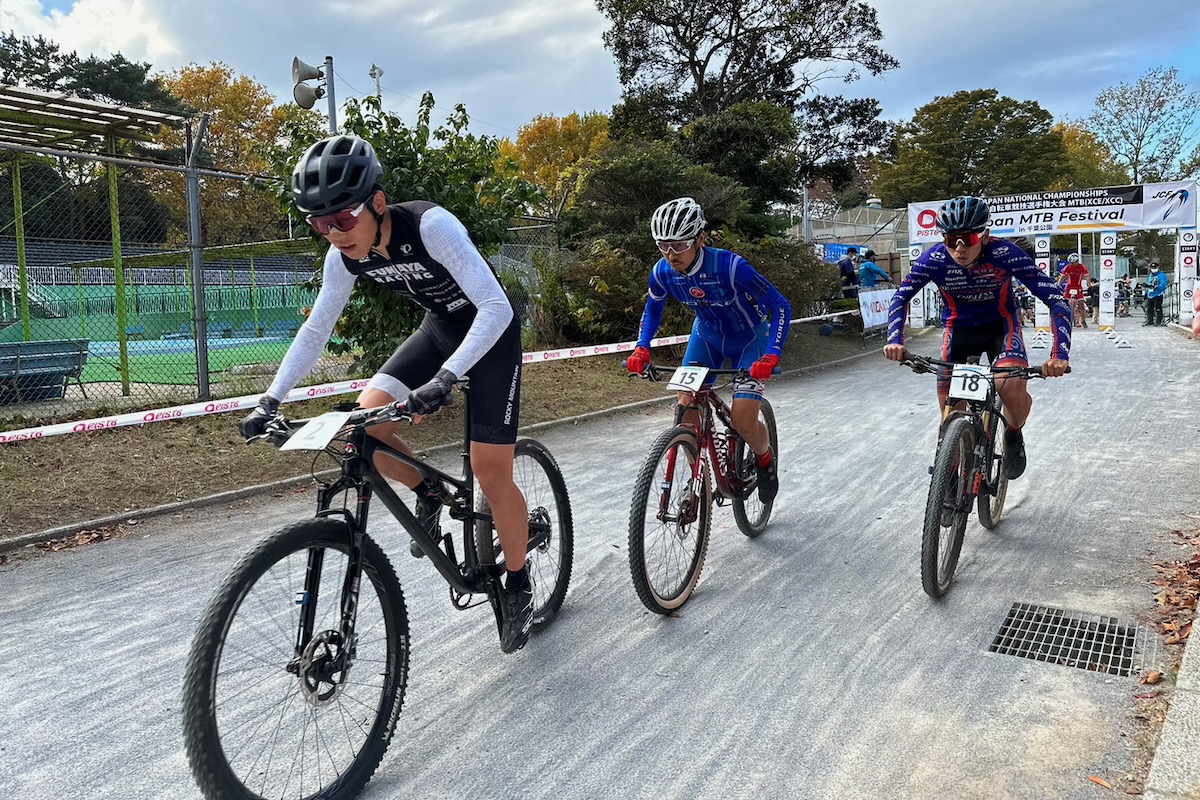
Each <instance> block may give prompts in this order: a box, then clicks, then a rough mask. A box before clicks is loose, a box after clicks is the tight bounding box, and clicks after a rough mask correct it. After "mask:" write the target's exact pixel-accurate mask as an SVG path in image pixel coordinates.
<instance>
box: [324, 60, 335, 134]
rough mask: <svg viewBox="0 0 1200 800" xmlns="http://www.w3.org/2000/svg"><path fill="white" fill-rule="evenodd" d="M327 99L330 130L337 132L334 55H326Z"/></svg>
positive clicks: (333, 132)
mask: <svg viewBox="0 0 1200 800" xmlns="http://www.w3.org/2000/svg"><path fill="white" fill-rule="evenodd" d="M325 99H326V100H327V101H328V102H329V132H330V133H331V134H336V133H337V132H338V128H337V103H336V102H334V99H333V56H325Z"/></svg>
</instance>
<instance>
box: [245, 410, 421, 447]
mask: <svg viewBox="0 0 1200 800" xmlns="http://www.w3.org/2000/svg"><path fill="white" fill-rule="evenodd" d="M314 419H316V417H309V418H307V419H295V420H290V419H288V418H287V417H285V416H284V415H283V414H280V413H278V412H276V413H275V416H273V417H271V419H269V420H268V421H267V430H266V432H265V433H262V434H260V435H258V436H251V437H250V438H249V439H247V440H246V444H253V443H254V442H258V441H262V440H263V439H265V440H267V441H268V442H270V443H271V444H273V445H275V446H276V447H279V446H280V445H282V444H283V443H284V442H286V441H287V440H288V439H290V438H291V436H292V434H294V433H295V432H296V431H298V430H299V429H300V428H303V427H304V426H305V425H307V424H308V423H310V422H312V421H313V420H314ZM412 419H413V417H412V414H409V413H408V412H407V411H405V410H404V403H403V402H401V401H399V400H396V401H394V402H391V403H388V404H387V405H385V406H376V407H375V408H358V409H354V410H353V411H351V412H350V418H349V419H347V420H346V423H345V425H343V426H342V427H343V429H345V428H365V427H369V426H371V425H382V424H383V423H385V422H412Z"/></svg>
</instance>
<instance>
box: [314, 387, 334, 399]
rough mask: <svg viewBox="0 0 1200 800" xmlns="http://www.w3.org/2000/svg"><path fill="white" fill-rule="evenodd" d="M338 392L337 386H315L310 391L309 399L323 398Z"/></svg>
mask: <svg viewBox="0 0 1200 800" xmlns="http://www.w3.org/2000/svg"><path fill="white" fill-rule="evenodd" d="M336 391H337V387H336V386H314V387H312V388H311V389H309V390H308V392H307V394H308V396H309V397H323V396H324V395H327V394H333V393H334V392H336Z"/></svg>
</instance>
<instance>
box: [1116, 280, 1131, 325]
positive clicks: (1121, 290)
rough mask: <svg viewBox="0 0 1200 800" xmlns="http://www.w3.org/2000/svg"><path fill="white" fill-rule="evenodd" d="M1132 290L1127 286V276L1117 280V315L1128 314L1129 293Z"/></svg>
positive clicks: (1124, 315) (1126, 315)
mask: <svg viewBox="0 0 1200 800" xmlns="http://www.w3.org/2000/svg"><path fill="white" fill-rule="evenodd" d="M1132 291H1133V290H1132V289H1131V288H1130V286H1129V276H1128V275H1126V276H1125V277H1124V278H1119V279H1118V280H1117V316H1118V317H1128V316H1129V295H1130V293H1131V292H1132Z"/></svg>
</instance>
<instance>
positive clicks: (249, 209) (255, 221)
mask: <svg viewBox="0 0 1200 800" xmlns="http://www.w3.org/2000/svg"><path fill="white" fill-rule="evenodd" d="M159 80H161V81H162V83H163V85H164V86H166V87H167V89H168V90H169V91H170V92H171V93H172V94H173V95H175V96H176V97H178V98H179V99H180V100H181V101H182V102H184V103H186V104H187V105H189V106H191V107H193V108H196V109H200V110H201V111H207V112H209V113H210V115H211V117H210V120H209V124H208V131H207V133H206V134H205V137H204V142H203V149H202V162H201V163H202V164H203V165H204V166H207V167H211V168H214V169H219V170H222V171H227V172H236V173H241V174H245V175H251V176H262V177H266V176H268V175H269V172H270V162H269V160H268V149H269V148H270V147H273V146H276V145H278V144H280V143H281V141H282V140H283V139H284V138H285V130H291V131H293V133H294V132H295V131H303V130H307V131H309V132H311V133H312V134H313V135H315V134H316V132H318V131H319V130H320V129H321V119H320V115H318V114H317V113H316V112H313V111H305V110H304V109H301V108H300V107H299V106H297V105H295V104H294V103H284V104H278V105H277V104H276V103H275V98H274V96H273V95H272V94H271V93H270V91H269V90H268V89H267V87H266V86H264V85H263V84H260V83H257V82H256V81H255V80H254V79H252V78H250V77H248V76H246V75H239V74H236V73H235V72H234V71H233V70H232V69H231V68H230V67H228V66H226V65H225V64H218V63H213V64H210V65H208V66H201V65H198V64H189V65H188V66H186V67H183V68H182V69H178V70H175V71H173V72H169V73H166V74H164V75H161V76H159ZM160 141H161V143H162V144H163V145H164V146H166V147H168V148H179V149H181V150H182V148H183V144H184V142H183V133H182V131H177V130H163V132H162V133H161V136H160ZM153 181H154V186H155V194H156V196H157V197H158V198H159V200H160V202H162V203H163V204H164V205H166V206H167V207H168V208H170V209H171V211H172V218H173V219H174V220H175V222H176V226H177V227H176V229H175V230H174V232H173V238H174V239H176V240H178V241H183V239H184V237H185V233H186V220H187V215H186V201H185V193H184V179H183V176H182V175H180V174H179V173H174V172H171V173H167V172H162V173H155V174H154V177H153ZM277 194H278V193H277V191H276V190H275V187H273V186H269V185H264V183H263V182H262V181H261V180H260V181H246V180H237V179H226V178H212V177H206V178H204V179H203V182H202V186H201V193H200V220H201V223H202V225H203V230H202V233H203V236H204V243H205V244H206V245H217V244H235V243H242V242H256V241H263V240H266V239H281V238H286V237H287V235H288V226H287V217H286V216H285V215H284V214H283V213H281V211H280V209H279V204H278V201H277V199H276V198H277Z"/></svg>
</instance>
